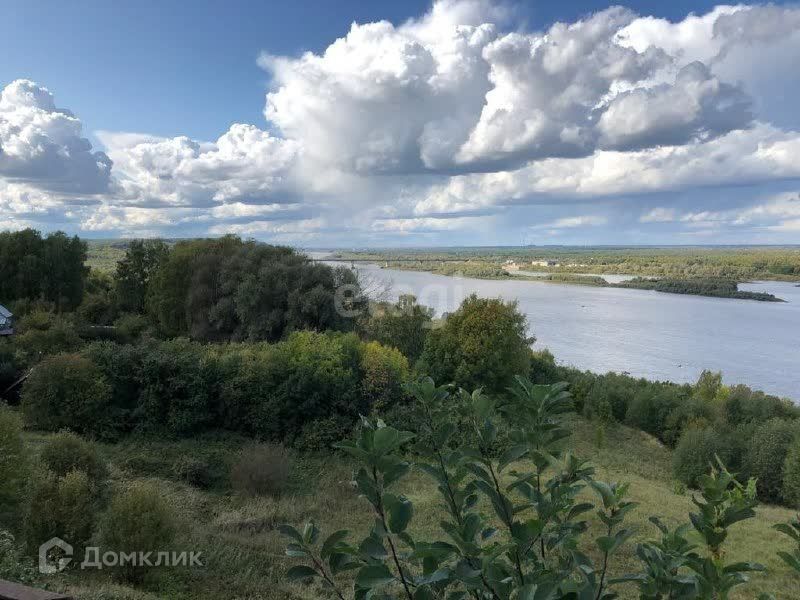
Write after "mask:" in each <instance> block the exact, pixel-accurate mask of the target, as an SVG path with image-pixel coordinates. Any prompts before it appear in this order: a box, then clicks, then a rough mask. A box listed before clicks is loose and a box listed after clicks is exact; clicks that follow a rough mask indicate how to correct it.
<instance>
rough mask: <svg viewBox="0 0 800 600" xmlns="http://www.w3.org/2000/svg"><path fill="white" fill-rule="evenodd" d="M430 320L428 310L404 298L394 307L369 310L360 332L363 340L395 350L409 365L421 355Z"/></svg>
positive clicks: (412, 298) (407, 296) (386, 305)
mask: <svg viewBox="0 0 800 600" xmlns="http://www.w3.org/2000/svg"><path fill="white" fill-rule="evenodd" d="M432 319H433V311H432V310H431V309H430V308H428V307H426V306H421V305H419V304H417V299H416V297H415V296H413V295H410V294H404V295H402V296H400V299H399V300H398V302H397V303H396V304H389V303H387V302H382V303H378V304H374V305H372V306H370V312H369V316H368V317H367V319H366V320H365V321H364V323H363V325H362V329H363V331H364V336H365V337H366V338H367V339H369V340H375V341H377V342H380V343H381V344H383V345H384V346H392V347H393V348H397V349H398V350H399V351H400V352H402V353H403V354H404V355H405V356H406V358H408V360H409V361H410V362H412V363H413V362H414V361H416V360H417V359H418V358H419V357H420V355H421V354H422V351H423V349H424V347H425V340H426V339H427V337H428V333H429V332H430V330H431V322H432Z"/></svg>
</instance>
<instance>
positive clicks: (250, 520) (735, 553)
mask: <svg viewBox="0 0 800 600" xmlns="http://www.w3.org/2000/svg"><path fill="white" fill-rule="evenodd" d="M570 423H571V426H572V428H573V430H574V435H573V437H572V440H571V446H572V448H574V451H575V452H576V453H577V454H578V455H579V456H583V457H587V458H590V459H591V461H592V463H593V464H594V465H595V467H596V470H597V477H598V478H600V479H604V480H617V481H624V482H629V483H630V484H631V493H630V495H631V497H632V499H633V500H635V501H637V502H638V503H639V506H638V507H637V508H636V510H635V511H634V512H633V513H632V515H631V516H630V518H629V526H630V527H632V528H633V529H634V530H635V532H636V533H635V535H634V538H633V542H632V543H629V544H627V545H626V546H625V548H624V549H623V551H622V552H621V554H619V555H618V556H617V557H616V559H615V562H614V563H613V565H612V569H613V572H614V574H615V575H620V574H623V573H627V572H630V571H632V570H636V569H638V566H639V565H638V562H637V561H636V559H635V557H634V554H633V552H634V548H635V542H636V541H640V540H644V539H650V538H652V537H654V534H655V528H654V527H653V526H652V525H651V524H650V523H649V522H648V521H647V519H648V517H649V516H650V515H660V516H662V517H663V518H664V519H665V521H667V522H669V523H672V524H674V523H677V522H685V521H688V512H689V510H690V509H691V507H692V505H691V492H689V493H685V494H681V493H676V487H677V486H675V485H674V484H673V482H672V479H671V472H670V461H671V452H670V450H669V449H667V448H665V447H663V446H662V445H661V444H660V443H659V442H658V441H657V440H655V439H654V438H652V437H651V436H649V435H647V434H644V433H642V432H640V431H636V430H633V429H629V428H627V427H624V426H612V427H610V428H609V429H608V430H607V431H606V432H605V436H604V439H605V441H604V442H603V444H602V446H601V447H600V448H598V446H597V438H598V436H597V433H596V429H595V426H594V425H593V424H592V423H590V422H587V421H585V420H584V419H581V418H578V417H574V418H572V419H571V421H570ZM43 439H44V436H41V435H33V436H31V437H30V440H31V441H32V442H33V443H34V444H35V445H39V444H41V442H42V441H43ZM245 443H246V441H245V440H242V439H239V438H225V437H219V436H215V437H211V438H208V439H198V440H190V441H181V442H168V441H159V442H151V441H150V440H146V441H144V442H142V441H139V442H136V441H130V442H124V443H120V444H117V445H114V446H103V447H102V451H103V453H104V455H105V456H106V458H107V459H108V460H109V461H110V463H111V471H112V476H113V478H114V480H115V482H116V483H118V484H124V483H127V482H130V481H133V480H142V479H148V480H150V481H154V482H156V483H157V484H158V486H159V488H160V490H161V492H162V494H163V497H164V498H165V499H166V500H167V501H168V502H169V503H170V504H171V505H172V507H173V508H174V510H175V512H176V514H177V515H178V516H179V520H180V528H181V530H182V532H183V534H182V535H183V537H182V539H181V540H180V541H179V543H178V544H177V546H178V549H179V550H194V551H197V550H199V551H202V553H203V561H204V563H205V565H206V566H205V567H204V568H203V569H194V570H189V569H174V570H169V571H167V570H161V571H159V572H158V573H156V577H155V578H154V579H152V580H151V581H149V582H147V583H146V584H145V585H144V586H143V588H142V589H140V590H135V589H132V588H128V587H124V586H120V585H116V584H114V583H113V582H112V581H111V580H110V579H109V578H108V575H107V574H106V573H104V572H102V571H100V572H93V573H87V572H74V571H73V572H70V573H67V574H65V575H60V576H57V577H56V578H55V579H50V580H48V581H49V582H50V583H49V585H48V587H50V588H51V589H56V590H61V591H68V592H69V593H71V594H73V595H74V596H75V597H76V599H77V600H101V599H102V600H112V599H118V600H150V599H153V598H174V599H176V600H177V599H181V600H182V599H188V598H197V599H209V600H210V599H212V598H222V597H224V598H242V599H245V598H246V599H252V600H256V599H259V600H287V599H294V600H311V599H314V600H317V599H321V598H327V597H328V596H326V594H325V592H324V591H323V590H322V589H321V588H320V587H316V586H313V585H312V586H297V585H290V584H288V583H286V582H284V581H283V577H282V576H283V573H284V572H285V571H286V569H287V568H288V567H289V566H291V564H293V563H292V560H291V559H289V558H287V557H286V556H285V555H284V553H283V551H284V547H285V540H284V539H283V538H282V537H281V536H280V535H279V534H278V533H277V531H276V526H277V525H278V524H280V523H286V522H288V523H293V524H300V523H302V522H304V521H306V520H308V519H314V520H315V521H316V522H317V523H318V524H319V525H320V527H321V528H322V529H323V533H324V532H328V533H331V532H332V531H334V530H337V529H350V530H352V531H353V532H354V533H355V534H356V535H358V534H362V533H365V532H366V531H367V529H368V527H369V525H370V521H371V520H370V517H369V515H368V513H367V512H366V511H365V510H364V509H365V505H364V503H363V501H362V500H360V499H359V498H358V497H357V496H356V494H355V492H354V491H353V489H352V488H351V486H350V484H349V479H350V475H351V468H352V465H351V464H350V463H349V462H348V461H347V460H346V459H344V458H342V457H338V456H334V457H331V456H327V457H322V456H309V455H305V456H299V455H295V456H294V457H293V463H292V472H291V476H290V479H289V482H288V484H287V488H286V490H285V492H284V493H283V494H282V495H280V496H278V497H259V498H244V497H241V496H238V495H236V494H233V493H232V492H230V491H228V490H227V488H219V489H209V490H200V489H197V488H194V487H192V486H190V485H188V484H186V483H183V482H181V481H179V480H178V479H177V478H176V477H175V476H174V473H173V469H172V468H171V465H172V464H173V463H174V461H175V460H177V459H178V458H179V457H181V456H195V457H197V456H207V455H209V453H215V454H217V455H222V456H223V457H227V458H228V459H232V457H234V456H235V455H236V453H237V452H238V450H239V449H240V448H241V447H242V446H243V445H244V444H245ZM148 472H149V473H150V474H148ZM401 487H402V490H403V492H404V493H406V495H408V496H409V498H410V499H411V500H412V501H413V502H414V507H415V516H414V520H413V523H412V528H411V532H412V534H413V535H414V537H415V538H417V539H431V538H433V537H434V536H438V534H439V531H438V522H439V519H440V512H439V510H438V504H439V499H438V496H437V494H436V491H435V489H434V486H433V485H431V482H430V481H429V480H428V479H427V478H426V477H424V476H423V475H421V474H419V473H416V472H414V473H412V474H411V475H409V477H408V478H407V479H406V480H404V482H403V484H402V486H401ZM587 496H590V494H588V493H587ZM590 499H592V500H594V498H590ZM486 508H487V510H488V507H486ZM791 515H792V512H791V511H790V510H788V509H784V508H779V507H773V506H761V507H759V508H758V510H757V517H756V518H754V519H751V520H749V521H747V522H745V523H740V524H737V525H735V526H734V527H733V529H732V533H731V537H730V543H729V544H728V553H729V554H728V556H727V558H728V559H730V560H745V559H748V560H754V561H757V562H761V563H763V564H764V565H766V566H767V573H766V574H765V575H756V576H754V578H753V582H752V583H751V584H750V585H748V586H745V587H744V588H740V589H741V591H740V592H738V593H737V594H736V595H734V596H733V597H734V598H754V597H756V596H757V595H758V593H760V592H771V593H772V594H774V595H775V597H776V598H777V599H778V600H789V598H796V597H797V594H796V593H794V592H793V591H792V590H797V589H798V587H797V586H798V582H797V578H796V577H793V575H792V574H791V573H790V572H789V570H788V568H786V567H785V566H784V565H783V563H782V562H781V561H780V560H779V559H778V558H777V556H775V552H776V551H777V550H779V549H782V548H787V546H788V544H787V543H786V541H784V539H781V538H782V537H783V536H782V535H781V534H779V533H778V532H776V531H775V530H773V529H772V528H771V525H772V524H774V523H778V522H781V521H786V520H788V519H789V518H790V516H791ZM595 532H596V534H599V529H597V528H596V526H595V525H593V531H592V533H595ZM619 590H620V592H621V596H622V597H623V598H635V597H636V594H635V589H634V588H633V587H631V586H627V587H621V588H619Z"/></svg>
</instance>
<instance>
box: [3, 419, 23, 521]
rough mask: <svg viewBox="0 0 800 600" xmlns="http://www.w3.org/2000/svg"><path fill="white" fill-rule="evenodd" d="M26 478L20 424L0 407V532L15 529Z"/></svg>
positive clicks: (18, 518) (19, 514)
mask: <svg viewBox="0 0 800 600" xmlns="http://www.w3.org/2000/svg"><path fill="white" fill-rule="evenodd" d="M28 477H29V468H28V461H27V456H26V452H25V443H24V442H23V440H22V421H21V420H20V418H19V417H18V416H17V414H16V413H14V412H12V411H11V409H9V408H8V407H6V406H4V405H2V404H0V529H8V530H11V531H18V530H19V522H20V516H21V511H22V502H23V500H24V496H25V486H26V484H27V480H28Z"/></svg>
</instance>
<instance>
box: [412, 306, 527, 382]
mask: <svg viewBox="0 0 800 600" xmlns="http://www.w3.org/2000/svg"><path fill="white" fill-rule="evenodd" d="M526 326H527V322H526V319H525V315H523V314H521V313H520V312H519V310H517V305H516V303H515V302H508V303H507V302H503V301H502V300H500V299H487V298H478V297H477V296H476V295H475V294H473V295H472V296H470V297H469V298H467V299H466V300H464V302H462V303H461V306H460V307H459V308H458V310H457V311H455V312H454V313H452V314H450V315H448V316H447V318H446V320H445V322H444V325H443V326H442V327H440V328H438V329H434V330H432V331H431V333H430V334H429V335H428V339H427V341H426V342H425V350H424V351H423V353H422V358H421V362H422V365H423V366H424V368H425V370H426V371H427V372H428V373H429V374H430V375H431V377H433V378H434V379H436V380H437V381H443V382H448V383H455V384H456V385H457V386H459V387H463V388H469V389H473V388H476V387H478V386H484V387H485V388H486V389H487V390H488V391H490V392H495V393H503V392H505V390H506V388H507V387H508V386H509V385H511V384H512V382H513V378H514V376H515V375H527V374H528V372H529V371H530V347H529V346H530V344H531V343H533V341H534V340H533V338H528V336H527V333H526Z"/></svg>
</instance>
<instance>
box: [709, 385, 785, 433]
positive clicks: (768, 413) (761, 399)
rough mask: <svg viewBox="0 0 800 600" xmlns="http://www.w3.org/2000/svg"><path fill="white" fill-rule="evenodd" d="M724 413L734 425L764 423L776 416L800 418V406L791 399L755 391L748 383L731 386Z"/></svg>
mask: <svg viewBox="0 0 800 600" xmlns="http://www.w3.org/2000/svg"><path fill="white" fill-rule="evenodd" d="M723 415H724V416H725V419H726V420H727V421H728V422H729V423H731V424H732V425H740V424H742V425H743V424H747V423H763V422H764V421H768V420H770V419H774V418H781V419H796V418H800V408H798V407H797V406H795V405H794V404H792V403H791V402H790V401H789V400H781V399H780V398H778V397H777V396H769V395H767V394H765V393H764V392H759V391H753V390H751V389H750V388H749V387H747V386H746V385H735V386H733V387H731V388H730V391H729V393H728V397H727V399H726V400H725V404H724V405H723Z"/></svg>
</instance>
